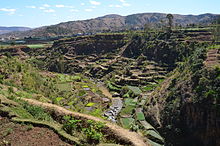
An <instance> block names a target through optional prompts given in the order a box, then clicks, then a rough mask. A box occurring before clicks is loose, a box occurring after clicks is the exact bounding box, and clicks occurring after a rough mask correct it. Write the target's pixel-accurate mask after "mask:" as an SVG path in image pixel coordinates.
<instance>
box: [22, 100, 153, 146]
mask: <svg viewBox="0 0 220 146" xmlns="http://www.w3.org/2000/svg"><path fill="white" fill-rule="evenodd" d="M21 99H22V100H24V101H26V102H28V103H29V104H32V105H36V106H41V107H43V108H45V109H47V110H52V111H53V112H55V114H56V115H72V116H74V117H81V118H83V119H87V120H93V121H99V122H103V123H105V126H106V128H107V129H108V132H110V133H113V134H114V135H115V136H114V137H115V138H117V139H120V140H121V141H124V142H126V143H130V144H131V145H134V146H148V145H149V144H148V142H147V139H145V138H144V137H142V136H141V135H139V134H137V133H136V132H131V131H129V130H127V129H123V128H122V127H120V126H118V125H116V124H113V123H110V122H108V121H105V120H103V119H100V118H97V117H94V116H91V115H86V114H82V113H77V112H72V111H69V110H67V109H65V108H63V107H60V106H57V105H54V104H50V103H42V102H39V101H37V100H33V99H25V98H21Z"/></svg>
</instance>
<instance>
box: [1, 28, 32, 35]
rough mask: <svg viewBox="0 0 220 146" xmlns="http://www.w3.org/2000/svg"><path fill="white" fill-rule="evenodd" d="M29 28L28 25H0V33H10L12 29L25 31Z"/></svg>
mask: <svg viewBox="0 0 220 146" xmlns="http://www.w3.org/2000/svg"><path fill="white" fill-rule="evenodd" d="M30 29H31V28H28V27H1V26H0V34H5V33H10V32H14V31H27V30H30Z"/></svg>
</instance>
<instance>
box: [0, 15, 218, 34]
mask: <svg viewBox="0 0 220 146" xmlns="http://www.w3.org/2000/svg"><path fill="white" fill-rule="evenodd" d="M166 15H167V14H166V13H138V14H132V15H127V16H121V15H117V14H110V15H105V16H102V17H97V18H92V19H87V20H78V21H68V22H62V23H59V24H55V25H50V26H42V27H39V28H36V29H33V30H28V31H25V32H12V33H7V34H3V35H0V37H16V38H24V37H57V36H71V35H74V34H77V33H99V32H108V31H120V30H126V29H141V28H143V27H144V25H145V24H148V25H150V26H153V27H161V26H166V25H167V19H166ZM218 15H219V14H211V13H206V14H200V15H180V14H173V16H174V20H173V23H174V25H181V26H186V25H188V24H205V25H207V24H210V23H211V22H212V21H213V20H214V19H215V18H216V16H218Z"/></svg>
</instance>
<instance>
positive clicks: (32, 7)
mask: <svg viewBox="0 0 220 146" xmlns="http://www.w3.org/2000/svg"><path fill="white" fill-rule="evenodd" d="M26 8H30V9H36V8H37V7H36V6H26Z"/></svg>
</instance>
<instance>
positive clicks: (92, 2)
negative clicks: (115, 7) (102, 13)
mask: <svg viewBox="0 0 220 146" xmlns="http://www.w3.org/2000/svg"><path fill="white" fill-rule="evenodd" d="M89 2H90V4H92V5H96V6H98V5H100V4H101V3H100V2H97V1H92V0H90V1H89Z"/></svg>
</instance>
